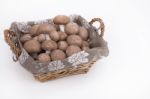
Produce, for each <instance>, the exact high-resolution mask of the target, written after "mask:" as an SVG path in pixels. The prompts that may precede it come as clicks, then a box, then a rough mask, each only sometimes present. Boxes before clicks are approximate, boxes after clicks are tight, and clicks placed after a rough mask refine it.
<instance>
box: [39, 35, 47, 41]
mask: <svg viewBox="0 0 150 99" xmlns="http://www.w3.org/2000/svg"><path fill="white" fill-rule="evenodd" d="M45 40H46V35H45V34H40V35H39V36H38V41H39V42H43V41H45Z"/></svg>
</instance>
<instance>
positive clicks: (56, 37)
mask: <svg viewBox="0 0 150 99" xmlns="http://www.w3.org/2000/svg"><path fill="white" fill-rule="evenodd" d="M49 36H50V38H51V39H52V40H54V41H58V40H59V33H58V32H57V31H52V32H51V33H49Z"/></svg>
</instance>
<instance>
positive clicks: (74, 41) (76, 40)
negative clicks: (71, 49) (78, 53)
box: [67, 35, 82, 47]
mask: <svg viewBox="0 0 150 99" xmlns="http://www.w3.org/2000/svg"><path fill="white" fill-rule="evenodd" d="M67 43H68V44H69V45H77V46H79V47H80V46H81V45H82V39H81V37H80V36H78V35H70V36H68V38H67Z"/></svg>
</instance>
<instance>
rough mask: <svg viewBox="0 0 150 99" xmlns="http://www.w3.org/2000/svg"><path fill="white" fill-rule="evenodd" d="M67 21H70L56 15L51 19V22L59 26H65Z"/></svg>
mask: <svg viewBox="0 0 150 99" xmlns="http://www.w3.org/2000/svg"><path fill="white" fill-rule="evenodd" d="M69 21H70V18H69V17H68V16H66V15H57V16H55V17H54V19H53V22H54V23H55V24H59V25H62V24H67V23H68V22H69Z"/></svg>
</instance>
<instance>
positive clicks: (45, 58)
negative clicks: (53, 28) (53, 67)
mask: <svg viewBox="0 0 150 99" xmlns="http://www.w3.org/2000/svg"><path fill="white" fill-rule="evenodd" d="M37 59H38V61H39V62H49V61H50V60H51V59H50V56H49V55H48V54H46V53H41V54H40V55H39V56H38V58H37Z"/></svg>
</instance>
